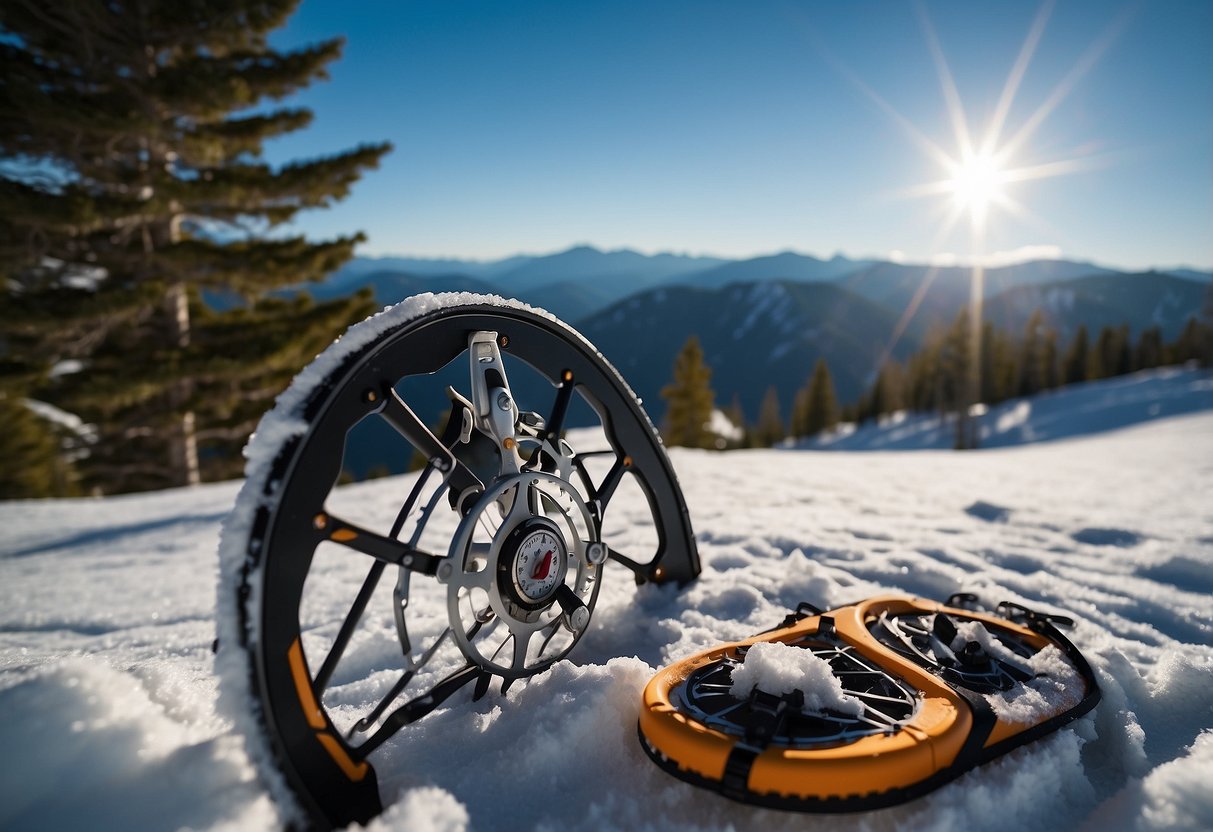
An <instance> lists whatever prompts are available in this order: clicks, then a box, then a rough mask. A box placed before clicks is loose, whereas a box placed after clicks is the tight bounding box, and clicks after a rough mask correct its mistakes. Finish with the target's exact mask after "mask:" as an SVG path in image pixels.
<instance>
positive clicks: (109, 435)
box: [0, 0, 389, 491]
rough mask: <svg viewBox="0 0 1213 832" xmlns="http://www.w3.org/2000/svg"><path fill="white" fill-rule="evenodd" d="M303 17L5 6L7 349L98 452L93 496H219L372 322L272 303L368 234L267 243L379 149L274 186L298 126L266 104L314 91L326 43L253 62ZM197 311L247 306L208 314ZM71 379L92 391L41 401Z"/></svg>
mask: <svg viewBox="0 0 1213 832" xmlns="http://www.w3.org/2000/svg"><path fill="white" fill-rule="evenodd" d="M297 4H298V0H278V1H277V2H274V0H271V1H270V2H260V3H257V2H250V1H249V0H225V2H221V3H206V4H199V3H181V2H175V1H173V0H146V1H145V2H141V3H138V4H126V3H120V4H115V3H110V4H101V3H94V2H88V0H64V2H61V3H52V4H46V3H41V2H37V0H12V2H8V3H5V4H3V5H2V6H0V62H2V63H3V72H2V73H0V153H3V155H4V157H5V158H6V159H7V160H10V161H11V162H13V164H10V165H8V166H6V167H5V168H4V170H3V172H0V275H2V276H3V277H4V278H6V284H7V289H6V291H5V293H4V296H3V297H2V298H0V342H2V343H3V344H4V346H3V347H0V349H3V350H5V351H6V353H7V354H5V355H3V356H2V358H3V359H4V361H3V363H4V365H5V370H6V372H5V373H4V375H3V378H2V379H0V383H3V386H4V388H5V389H15V388H16V387H18V386H21V385H31V386H33V387H34V388H36V390H37V394H38V396H39V398H46V399H47V400H49V401H52V402H53V403H55V404H58V405H60V406H62V407H63V408H65V409H67V410H70V411H72V412H75V413H78V414H79V415H81V416H82V417H83V418H85V419H86V420H87V421H89V422H93V423H96V424H97V426H98V429H99V431H100V441H99V442H98V444H97V446H96V448H95V452H94V454H93V455H92V456H91V457H89V458H88V459H85V460H82V465H83V466H84V467H85V468H86V473H87V475H88V479H89V480H90V481H91V482H93V483H94V484H99V485H103V486H104V487H105V488H106V490H110V491H115V490H128V489H136V488H148V487H161V486H164V485H173V484H187V483H192V482H197V481H198V480H199V479H200V478H201V476H202V474H203V473H207V472H210V473H211V474H213V475H218V476H230V475H231V473H232V471H233V470H234V469H233V467H232V464H231V463H230V460H231V459H232V450H233V449H234V448H238V447H239V445H240V444H242V443H243V441H244V438H245V436H246V435H247V433H248V430H249V428H250V427H251V426H252V424H253V422H252V416H251V414H252V413H255V412H259V411H260V410H262V409H264V407H265V405H266V404H267V403H268V401H269V400H270V399H271V398H272V396H273V395H274V394H275V393H276V392H278V391H280V390H281V388H282V386H283V384H284V383H285V381H286V380H287V379H289V377H290V376H291V375H292V374H293V373H294V372H296V371H297V370H298V369H299V367H300V366H301V364H302V363H303V362H304V361H305V360H306V359H307V358H310V356H311V355H314V354H315V352H316V351H317V348H318V346H322V345H323V344H324V343H327V342H328V341H329V340H331V339H332V337H333V335H334V334H335V333H337V332H340V331H341V329H342V328H343V327H344V326H345V325H347V324H348V323H349V322H350V321H351V320H353V319H355V318H356V317H359V316H362V315H365V314H366V312H367V311H368V310H369V309H370V304H369V300H368V299H367V298H366V297H361V298H356V299H352V300H342V301H337V302H333V303H328V304H311V303H309V302H307V301H281V300H267V299H266V292H267V291H268V290H270V289H274V288H276V287H281V286H285V285H288V284H295V283H300V282H303V281H307V280H316V279H319V278H321V277H323V276H324V275H325V274H327V273H328V272H330V271H331V270H333V269H334V268H336V267H337V266H339V265H340V264H341V263H342V262H344V261H345V260H346V259H348V258H349V257H350V256H351V255H352V253H353V248H354V246H355V244H356V243H357V242H359V241H360V240H361V239H362V238H361V235H357V234H355V235H351V236H345V237H340V238H338V239H335V240H330V241H326V242H320V243H314V242H310V241H308V240H306V239H304V238H302V237H298V236H295V237H285V236H267V232H269V231H271V230H272V229H273V228H275V227H276V226H280V225H282V224H284V223H286V222H289V221H290V220H292V219H293V218H294V217H295V216H296V214H297V213H298V212H299V211H301V210H304V209H308V208H319V207H325V206H328V205H330V204H332V203H333V202H334V201H335V200H339V199H341V198H343V197H344V196H346V195H347V194H348V193H349V190H350V187H351V186H352V185H353V183H354V182H355V181H357V179H358V178H359V177H360V176H361V174H362V173H363V172H364V171H366V170H367V169H369V168H372V167H374V166H375V165H376V164H377V163H378V161H379V159H380V157H381V156H383V154H384V153H386V152H387V151H388V150H389V147H388V146H387V145H385V144H380V145H365V146H360V147H358V148H355V149H353V150H350V151H347V152H343V153H339V154H336V155H333V156H329V157H325V158H320V159H313V160H308V161H299V162H294V163H290V164H287V165H284V166H281V167H278V168H273V167H271V166H270V165H268V164H266V163H264V162H263V161H262V160H261V156H262V146H263V143H264V142H265V141H266V140H267V139H271V138H274V137H277V136H282V135H284V134H287V133H290V132H292V131H295V130H298V129H301V128H303V127H306V126H307V125H308V124H309V122H310V121H311V113H310V112H309V111H307V110H305V109H299V108H289V107H281V106H275V105H272V104H270V103H269V102H274V101H279V100H281V99H283V98H285V97H287V96H289V95H290V94H292V93H294V92H296V91H298V90H299V89H301V88H303V87H305V86H307V85H308V84H309V83H311V82H312V81H314V80H316V79H318V78H323V77H325V67H326V66H327V65H328V64H330V63H331V62H332V61H334V60H336V59H337V58H338V57H339V55H340V52H341V41H340V40H339V39H337V40H329V41H325V42H322V43H319V44H316V45H314V46H310V47H306V48H303V49H298V50H293V51H288V52H284V51H278V50H275V49H272V48H270V46H269V45H268V40H267V37H268V34H269V33H270V32H271V31H272V30H274V29H276V28H277V27H279V26H281V25H282V24H283V23H284V22H285V20H286V19H287V17H288V16H289V15H290V14H291V13H292V12H293V11H294V8H295V7H296V5H297ZM204 292H225V293H228V294H234V295H236V296H239V297H243V298H244V299H245V303H244V305H243V306H242V307H241V308H240V309H238V310H235V311H232V312H229V313H223V314H220V313H218V312H215V311H214V310H211V309H208V308H207V306H206V305H205V304H204V303H203V300H202V299H203V297H204ZM65 360H73V361H82V362H83V364H84V366H85V371H84V372H81V373H77V374H75V375H73V376H71V377H69V378H68V379H66V380H63V379H60V380H58V381H54V380H52V379H51V377H50V374H49V373H48V370H49V369H50V368H51V367H52V366H54V365H55V364H56V363H58V362H62V361H65Z"/></svg>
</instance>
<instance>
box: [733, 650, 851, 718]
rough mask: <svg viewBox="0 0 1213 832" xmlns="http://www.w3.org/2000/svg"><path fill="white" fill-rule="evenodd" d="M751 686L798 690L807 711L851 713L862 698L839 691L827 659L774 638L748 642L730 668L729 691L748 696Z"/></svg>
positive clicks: (773, 690)
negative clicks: (735, 664)
mask: <svg viewBox="0 0 1213 832" xmlns="http://www.w3.org/2000/svg"><path fill="white" fill-rule="evenodd" d="M755 688H758V690H760V691H762V692H763V693H772V694H775V695H776V696H782V695H783V694H785V693H792V692H793V691H801V692H803V693H804V710H805V711H806V712H808V713H822V712H823V711H826V710H831V711H838V712H839V713H844V714H853V715H854V716H860V715H861V714H862V713H863V702H861V701H859V699H857V698H856V697H854V696H848V695H847V694H846V693H844V692H843V689H842V683H841V682H839V681H838V677H837V676H835V675H834V671H832V670H831V669H830V663H829V662H827V661H826V660H825V659H823V658H820V657H818V656H815V655H813V653H812V652H811V651H809V650H805V649H804V648H802V647H793V646H791V645H790V644H782V643H780V642H778V641H760V642H758V643H756V644H751V645H750V647H749V649H748V650H747V651H746V654H745V657H744V658H743V659H742V662H741V665H740V666H739V667H736V668H734V669H733V686H732V687H731V688H729V693H731V694H733V696H735V697H737V698H738V699H748V698H749V696H750V694H751V693H753V692H754V689H755Z"/></svg>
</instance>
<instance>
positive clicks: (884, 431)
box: [792, 367, 1213, 451]
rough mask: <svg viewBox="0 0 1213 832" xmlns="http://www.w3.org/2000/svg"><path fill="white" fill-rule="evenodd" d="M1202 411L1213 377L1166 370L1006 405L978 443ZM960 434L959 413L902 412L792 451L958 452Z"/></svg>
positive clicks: (1041, 437)
mask: <svg viewBox="0 0 1213 832" xmlns="http://www.w3.org/2000/svg"><path fill="white" fill-rule="evenodd" d="M1202 410H1203V411H1207V410H1213V373H1210V372H1209V371H1208V370H1196V369H1181V368H1179V367H1164V368H1161V369H1158V370H1144V371H1142V372H1140V373H1134V374H1133V375H1129V376H1120V377H1118V378H1110V379H1104V380H1101V381H1092V382H1087V383H1085V384H1072V385H1069V386H1067V387H1062V388H1060V389H1057V390H1050V391H1048V392H1045V393H1040V394H1039V395H1036V396H1032V397H1030V398H1025V399H1012V400H1010V401H1007V402H1003V403H1002V404H999V405H998V406H996V407H993V408H990V410H989V411H987V412H985V413H983V414H982V415H981V416H980V417H979V419H978V439H979V444H980V446H981V447H983V448H1002V447H1006V446H1008V445H1022V444H1024V443H1027V442H1045V441H1049V440H1054V439H1066V438H1070V437H1076V436H1083V435H1086V434H1092V433H1099V432H1101V431H1106V430H1114V429H1116V428H1123V427H1126V426H1128V425H1134V424H1137V423H1139V422H1146V421H1150V420H1152V419H1161V418H1164V417H1167V416H1178V415H1181V414H1184V413H1195V412H1198V411H1202ZM955 436H956V423H955V418H954V417H953V416H948V417H946V418H944V417H940V416H938V415H936V414H924V413H914V414H909V413H898V414H895V415H893V416H887V417H885V418H883V419H881V420H880V422H879V423H878V424H877V423H867V424H865V425H863V426H861V427H859V428H858V429H856V428H855V427H854V426H853V425H844V426H843V427H841V428H840V429H839V430H838V431H836V432H834V433H830V434H827V435H824V436H821V437H818V438H815V439H813V440H809V441H800V442H795V443H792V446H793V447H803V448H813V449H814V450H834V451H877V450H879V451H892V450H901V451H904V450H922V449H926V448H951V447H953V443H954V440H955Z"/></svg>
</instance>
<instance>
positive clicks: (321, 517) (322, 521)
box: [312, 514, 329, 530]
mask: <svg viewBox="0 0 1213 832" xmlns="http://www.w3.org/2000/svg"><path fill="white" fill-rule="evenodd" d="M328 524H329V518H328V515H326V514H317V515H316V516H315V517H313V518H312V527H313V528H315V529H318V530H319V529H323V528H324V527H325V526H327V525H328Z"/></svg>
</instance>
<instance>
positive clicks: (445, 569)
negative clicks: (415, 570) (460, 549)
mask: <svg viewBox="0 0 1213 832" xmlns="http://www.w3.org/2000/svg"><path fill="white" fill-rule="evenodd" d="M454 572H455V567H453V566H451V565H450V564H449V563H443V564H440V565H439V567H438V580H440V581H442V582H443V583H446V582H447V581H449V580H450V579H451V575H452V574H454Z"/></svg>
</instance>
